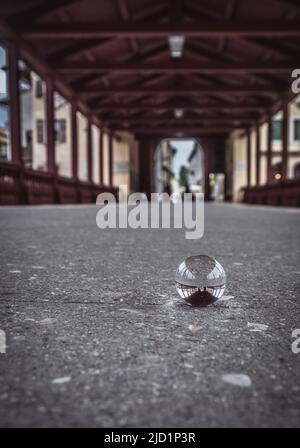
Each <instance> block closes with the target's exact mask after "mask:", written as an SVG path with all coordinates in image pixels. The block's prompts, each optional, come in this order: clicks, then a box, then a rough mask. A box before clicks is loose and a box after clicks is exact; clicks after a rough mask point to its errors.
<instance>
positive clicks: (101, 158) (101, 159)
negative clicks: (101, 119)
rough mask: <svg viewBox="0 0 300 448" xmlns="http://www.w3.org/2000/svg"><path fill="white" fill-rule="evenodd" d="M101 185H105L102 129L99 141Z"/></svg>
mask: <svg viewBox="0 0 300 448" xmlns="http://www.w3.org/2000/svg"><path fill="white" fill-rule="evenodd" d="M99 184H100V185H103V130H102V129H100V141H99Z"/></svg>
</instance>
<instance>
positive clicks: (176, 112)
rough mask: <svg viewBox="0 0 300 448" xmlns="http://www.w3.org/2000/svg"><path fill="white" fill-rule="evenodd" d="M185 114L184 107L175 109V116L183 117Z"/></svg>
mask: <svg viewBox="0 0 300 448" xmlns="http://www.w3.org/2000/svg"><path fill="white" fill-rule="evenodd" d="M183 114H184V112H183V110H182V109H174V116H175V118H182V117H183Z"/></svg>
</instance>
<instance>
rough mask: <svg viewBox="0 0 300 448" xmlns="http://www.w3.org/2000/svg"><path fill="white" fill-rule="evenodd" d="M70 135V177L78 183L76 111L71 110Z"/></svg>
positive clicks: (73, 108)
mask: <svg viewBox="0 0 300 448" xmlns="http://www.w3.org/2000/svg"><path fill="white" fill-rule="evenodd" d="M71 135H72V177H73V179H74V180H75V181H78V150H77V116H76V109H75V107H74V106H73V105H72V108H71Z"/></svg>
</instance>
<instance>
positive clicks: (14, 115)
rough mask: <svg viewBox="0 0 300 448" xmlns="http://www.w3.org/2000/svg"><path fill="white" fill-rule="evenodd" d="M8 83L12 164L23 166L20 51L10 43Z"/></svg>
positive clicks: (8, 47)
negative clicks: (19, 85) (19, 74)
mask: <svg viewBox="0 0 300 448" xmlns="http://www.w3.org/2000/svg"><path fill="white" fill-rule="evenodd" d="M7 49H8V70H9V75H8V83H9V96H10V106H11V107H10V137H11V158H12V162H14V163H16V164H18V165H22V146H21V123H20V100H19V88H18V83H19V77H18V50H17V47H16V44H15V43H14V42H10V43H8V46H7Z"/></svg>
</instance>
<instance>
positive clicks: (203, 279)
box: [175, 255, 226, 306]
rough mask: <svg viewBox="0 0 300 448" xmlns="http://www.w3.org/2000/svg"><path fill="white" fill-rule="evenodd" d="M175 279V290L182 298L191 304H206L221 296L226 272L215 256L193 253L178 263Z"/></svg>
mask: <svg viewBox="0 0 300 448" xmlns="http://www.w3.org/2000/svg"><path fill="white" fill-rule="evenodd" d="M175 281H176V289H177V292H178V294H179V295H180V297H181V298H182V299H185V301H186V302H188V303H189V304H190V305H193V306H206V305H210V304H212V303H214V302H216V301H217V300H218V299H220V298H221V297H222V295H223V293H224V291H225V286H226V274H225V271H224V269H223V267H222V265H221V264H220V263H219V262H218V261H217V260H216V259H215V258H213V257H209V256H208V255H194V256H192V257H188V258H186V259H185V260H184V261H183V262H182V263H181V264H180V266H179V267H178V269H177V271H176V275H175Z"/></svg>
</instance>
